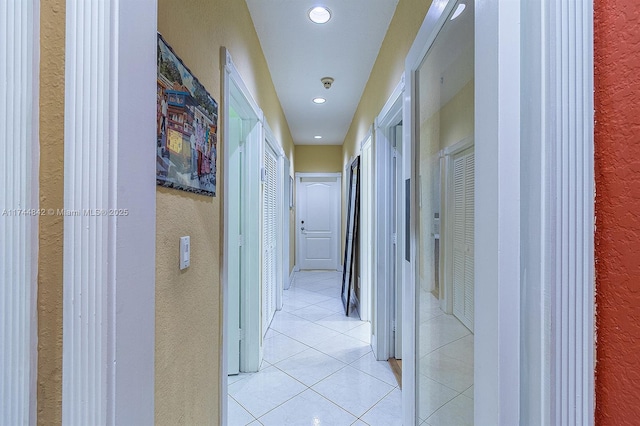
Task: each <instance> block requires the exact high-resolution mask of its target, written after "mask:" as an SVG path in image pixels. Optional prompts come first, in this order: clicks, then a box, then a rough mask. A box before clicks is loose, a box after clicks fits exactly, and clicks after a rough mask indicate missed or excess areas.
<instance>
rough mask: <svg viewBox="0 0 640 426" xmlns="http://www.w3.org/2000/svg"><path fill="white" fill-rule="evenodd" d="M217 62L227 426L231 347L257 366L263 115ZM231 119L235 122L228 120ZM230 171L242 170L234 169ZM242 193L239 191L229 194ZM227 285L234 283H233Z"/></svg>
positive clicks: (226, 61) (244, 364) (224, 59)
mask: <svg viewBox="0 0 640 426" xmlns="http://www.w3.org/2000/svg"><path fill="white" fill-rule="evenodd" d="M220 61H221V63H222V64H223V65H224V66H223V67H222V69H221V73H222V76H221V80H222V98H223V102H222V105H224V108H225V110H224V112H223V114H222V115H221V117H222V128H223V129H228V131H223V132H222V135H223V138H224V143H223V144H222V146H223V149H222V152H223V158H222V161H223V168H222V170H223V171H224V179H223V192H222V198H223V200H222V202H223V219H222V223H223V227H222V228H223V229H222V232H223V235H224V236H223V259H222V262H221V264H222V267H221V268H220V272H221V286H222V310H223V315H222V327H221V328H222V330H224V331H225V332H223V333H222V356H221V358H222V360H221V361H222V368H221V370H222V371H221V374H220V389H221V392H220V422H221V424H226V423H227V398H228V395H227V392H228V390H227V389H228V386H227V380H228V379H227V376H228V375H229V373H230V371H234V370H235V367H234V366H233V365H232V364H231V368H233V369H234V370H230V363H235V360H234V361H230V358H231V357H237V356H238V352H237V351H232V350H231V349H230V348H229V345H230V344H235V342H238V341H239V356H240V359H239V370H240V371H246V372H252V371H258V368H259V366H260V362H261V349H262V347H261V341H262V339H261V333H262V323H261V321H260V319H261V317H260V309H261V307H260V258H261V255H260V223H261V214H260V206H259V204H260V203H259V200H260V165H261V161H262V159H261V156H260V152H261V141H262V137H263V132H262V126H261V125H260V123H261V122H262V119H263V114H262V111H261V110H260V108H259V107H258V105H257V104H256V102H255V101H254V100H253V98H252V96H251V94H250V93H249V90H248V89H247V86H246V85H245V84H244V82H243V80H242V77H241V76H240V73H239V72H238V70H237V68H236V67H235V65H234V63H233V60H232V58H231V54H230V53H229V51H228V50H227V49H226V48H224V47H222V48H221V49H220ZM232 109H233V113H232ZM232 116H233V117H236V118H237V119H236V120H231V118H232ZM232 124H233V125H232ZM234 125H235V127H234ZM232 136H233V137H234V138H236V139H237V141H238V142H237V145H238V148H237V149H235V150H234V149H232V148H233V147H235V145H236V142H235V141H234V142H233V143H232V142H231V140H230V138H231V137H232ZM234 165H238V166H240V167H239V168H236V169H234V168H233V166H234ZM234 173H235V175H234ZM232 179H233V180H232ZM238 180H239V181H240V182H238ZM240 188H241V189H242V190H241V191H239V192H237V193H234V194H230V192H231V191H238V190H239V189H240ZM234 256H235V257H234ZM236 268H238V269H236ZM238 271H240V272H238ZM231 280H237V281H236V282H234V283H232V282H231ZM236 298H237V299H236ZM236 300H239V302H236ZM236 315H237V318H238V321H239V326H238V322H237V321H236ZM231 316H233V320H232V321H231V318H230V317H231Z"/></svg>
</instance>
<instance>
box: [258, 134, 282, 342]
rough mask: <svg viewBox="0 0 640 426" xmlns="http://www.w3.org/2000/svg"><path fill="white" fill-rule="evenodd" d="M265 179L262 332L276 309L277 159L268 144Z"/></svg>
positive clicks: (263, 194) (269, 322) (267, 326)
mask: <svg viewBox="0 0 640 426" xmlns="http://www.w3.org/2000/svg"><path fill="white" fill-rule="evenodd" d="M264 170H265V172H264V182H263V186H262V335H263V336H264V335H265V334H266V333H267V330H268V329H269V325H270V324H271V320H272V319H273V315H274V314H275V312H276V294H277V276H278V274H277V269H276V268H277V265H278V263H279V259H278V251H277V250H278V247H277V231H278V229H277V228H278V227H277V221H278V195H277V194H278V160H277V157H276V154H275V153H274V152H273V150H272V149H271V147H269V145H268V144H265V149H264Z"/></svg>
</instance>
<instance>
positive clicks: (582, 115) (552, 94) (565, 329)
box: [544, 0, 595, 424]
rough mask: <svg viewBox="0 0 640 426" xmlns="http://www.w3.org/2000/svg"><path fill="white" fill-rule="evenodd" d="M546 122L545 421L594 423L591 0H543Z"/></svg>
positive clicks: (593, 195) (593, 196) (593, 197)
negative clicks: (547, 416)
mask: <svg viewBox="0 0 640 426" xmlns="http://www.w3.org/2000/svg"><path fill="white" fill-rule="evenodd" d="M548 12H549V13H548V15H547V16H548V19H549V22H548V27H547V28H549V30H548V31H549V34H548V38H547V39H546V43H545V47H546V48H547V49H548V51H547V54H548V56H547V59H548V60H549V63H548V67H547V70H548V71H547V72H548V74H547V75H548V81H547V82H546V83H547V85H548V86H547V94H548V96H549V98H548V100H547V102H546V104H547V105H548V107H547V109H546V111H545V112H546V117H545V124H547V129H546V130H547V134H546V136H547V137H548V141H547V144H546V152H545V153H544V154H545V156H546V158H545V159H546V164H547V167H548V168H547V172H548V178H549V182H550V185H549V187H548V191H549V194H548V201H549V209H548V211H547V212H546V218H547V220H548V228H547V230H546V235H547V237H548V240H547V242H548V247H547V248H548V249H549V253H548V255H547V257H548V259H549V262H548V264H547V267H546V274H547V275H546V277H545V278H547V279H548V282H549V290H550V293H551V304H552V307H551V318H550V322H551V324H552V329H551V336H552V337H551V354H552V359H551V360H550V362H551V389H550V393H551V401H552V402H551V407H550V413H551V421H550V422H551V423H554V424H593V422H594V409H595V401H594V400H595V391H594V381H595V377H594V374H595V373H594V371H595V335H594V334H595V331H594V324H595V318H594V315H595V314H594V308H595V306H594V299H595V294H594V293H595V290H594V286H595V272H594V199H595V190H594V146H593V123H594V109H593V108H594V107H593V2H592V1H583V2H577V3H576V2H573V1H571V0H562V1H559V2H550V3H549V4H548Z"/></svg>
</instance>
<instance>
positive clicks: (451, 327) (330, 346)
mask: <svg viewBox="0 0 640 426" xmlns="http://www.w3.org/2000/svg"><path fill="white" fill-rule="evenodd" d="M341 279H342V274H341V273H340V272H298V273H296V276H295V280H294V283H293V284H292V286H291V288H290V289H289V290H286V291H285V292H284V296H283V300H284V307H283V309H282V311H278V312H277V313H276V315H275V317H274V320H273V322H272V323H271V328H270V329H269V331H268V332H267V335H266V338H265V343H264V362H263V364H262V368H261V370H260V371H259V372H258V373H254V374H245V373H241V374H239V375H237V376H230V377H229V426H242V425H249V424H250V425H252V426H253V425H266V426H268V425H277V426H286V425H295V426H298V425H317V424H322V425H332V426H333V425H336V426H339V425H356V426H357V425H360V426H367V425H369V426H377V425H381V426H395V425H398V426H399V425H401V424H402V402H401V400H402V394H401V391H400V389H399V388H398V386H397V383H396V380H395V377H394V376H393V372H392V371H391V368H390V366H389V363H388V362H386V361H376V360H375V358H374V356H373V353H372V352H371V347H370V345H369V338H370V328H369V323H366V322H363V321H360V320H359V319H358V318H355V317H346V316H345V315H344V311H343V309H344V308H343V306H342V301H341V300H340V287H341ZM422 293H424V294H421V295H420V306H421V317H420V319H419V323H420V326H419V327H420V329H419V332H420V340H419V342H418V347H419V351H420V352H419V353H420V359H419V364H418V369H419V379H418V395H419V396H418V405H419V407H418V417H419V424H421V425H425V426H446V425H455V426H462V425H472V424H473V334H471V332H469V330H468V329H467V328H466V327H464V326H463V325H462V324H461V323H460V322H459V321H458V320H457V319H456V318H455V317H454V316H452V315H447V314H444V313H443V312H442V311H441V310H440V308H439V303H438V301H437V299H435V298H434V297H433V296H432V295H431V293H428V292H422Z"/></svg>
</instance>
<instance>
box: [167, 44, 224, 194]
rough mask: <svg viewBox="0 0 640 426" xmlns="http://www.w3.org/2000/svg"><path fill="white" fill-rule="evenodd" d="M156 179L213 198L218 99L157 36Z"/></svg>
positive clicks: (170, 185)
mask: <svg viewBox="0 0 640 426" xmlns="http://www.w3.org/2000/svg"><path fill="white" fill-rule="evenodd" d="M157 55H158V59H157V60H158V80H157V82H158V88H157V109H156V118H157V132H156V146H157V155H156V182H157V184H158V185H162V186H167V187H171V188H176V189H181V190H184V191H189V192H195V193H199V194H205V195H209V196H213V197H215V195H216V159H217V151H218V137H217V132H218V103H217V102H216V101H215V100H214V99H213V97H212V96H211V95H210V94H209V93H208V92H207V91H206V90H205V88H204V86H203V85H202V84H201V83H200V82H199V81H198V79H197V78H196V77H195V76H194V75H193V73H192V72H191V71H190V70H189V68H187V67H186V66H185V64H184V63H183V62H182V60H181V59H180V58H179V57H178V56H177V55H176V53H175V52H174V51H173V49H172V48H171V47H170V46H169V45H168V44H167V42H166V41H165V40H164V39H163V38H162V36H161V35H160V34H158V51H157Z"/></svg>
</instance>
